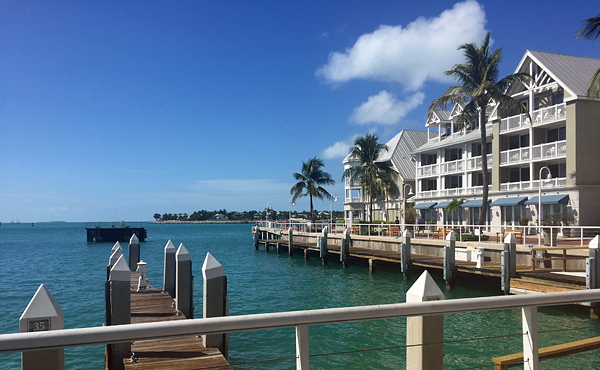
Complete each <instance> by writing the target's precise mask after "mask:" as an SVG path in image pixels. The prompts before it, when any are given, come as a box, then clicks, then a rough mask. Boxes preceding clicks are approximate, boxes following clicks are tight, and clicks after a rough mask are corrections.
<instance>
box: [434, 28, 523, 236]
mask: <svg viewBox="0 0 600 370" xmlns="http://www.w3.org/2000/svg"><path fill="white" fill-rule="evenodd" d="M490 36H491V33H490V32H488V34H487V35H486V36H485V39H484V40H483V42H482V43H481V45H480V46H479V47H477V46H476V45H475V44H474V43H468V44H463V45H461V46H459V48H458V49H459V50H462V51H463V53H464V56H465V58H466V59H467V61H466V63H464V64H456V65H455V66H454V67H452V69H451V70H449V71H446V75H447V76H453V77H455V78H456V79H457V80H458V82H459V83H460V85H458V86H452V87H450V88H449V89H448V90H446V92H445V93H444V94H443V95H442V96H441V97H439V98H437V99H435V100H434V101H433V103H431V105H430V106H429V115H430V116H431V114H432V113H433V110H434V109H436V108H442V107H444V108H447V107H448V106H450V105H454V104H456V103H465V106H464V108H463V111H462V113H461V114H460V116H459V117H458V124H459V125H460V126H464V125H466V124H468V123H470V122H472V121H474V120H475V119H479V130H480V131H481V158H482V161H481V171H482V175H483V202H482V204H481V214H480V216H479V220H478V224H479V225H483V224H485V219H486V215H487V210H488V185H489V177H488V163H487V154H488V152H487V135H486V132H485V131H486V129H485V124H486V121H487V118H486V109H487V107H488V105H489V104H490V103H492V102H493V103H496V104H502V105H503V106H504V107H506V108H507V109H519V110H520V112H527V108H525V106H524V105H523V104H521V103H520V102H519V101H518V100H516V99H514V98H512V97H511V96H509V95H507V92H508V90H509V89H510V88H511V87H512V86H513V85H514V84H515V83H518V82H520V83H525V82H527V81H529V80H530V79H531V77H529V75H528V74H526V73H515V74H512V75H509V76H506V77H504V78H503V79H501V80H500V81H498V74H499V68H500V59H501V57H502V49H497V50H494V51H493V52H492V53H490Z"/></svg>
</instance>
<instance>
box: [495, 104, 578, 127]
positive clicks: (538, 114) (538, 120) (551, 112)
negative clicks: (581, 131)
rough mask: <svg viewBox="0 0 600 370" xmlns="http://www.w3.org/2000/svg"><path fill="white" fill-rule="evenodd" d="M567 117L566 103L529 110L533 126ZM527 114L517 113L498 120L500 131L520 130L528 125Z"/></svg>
mask: <svg viewBox="0 0 600 370" xmlns="http://www.w3.org/2000/svg"><path fill="white" fill-rule="evenodd" d="M566 118H567V105H566V104H565V103H561V104H556V105H553V106H551V107H546V108H541V109H538V110H534V111H533V112H531V119H532V120H533V126H539V125H543V124H546V123H550V122H556V121H560V120H563V119H566ZM530 123H531V122H530V121H529V118H528V117H527V114H519V115H516V116H511V117H507V118H503V119H502V120H500V133H501V134H502V133H505V132H510V131H516V130H520V129H522V128H527V127H529V125H530Z"/></svg>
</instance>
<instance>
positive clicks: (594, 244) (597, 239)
mask: <svg viewBox="0 0 600 370" xmlns="http://www.w3.org/2000/svg"><path fill="white" fill-rule="evenodd" d="M599 246H600V236H598V235H596V236H594V239H592V241H591V242H590V244H589V247H590V248H596V249H598V247H599Z"/></svg>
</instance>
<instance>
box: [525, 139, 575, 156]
mask: <svg viewBox="0 0 600 370" xmlns="http://www.w3.org/2000/svg"><path fill="white" fill-rule="evenodd" d="M532 149H533V153H532V157H533V160H539V159H550V158H557V157H564V156H566V155H567V141H566V140H561V141H555V142H552V143H545V144H539V145H535V146H534V147H532Z"/></svg>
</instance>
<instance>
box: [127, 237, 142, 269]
mask: <svg viewBox="0 0 600 370" xmlns="http://www.w3.org/2000/svg"><path fill="white" fill-rule="evenodd" d="M138 262H140V240H139V239H138V237H137V235H135V234H133V235H131V239H129V270H131V271H135V269H136V268H137V263H138Z"/></svg>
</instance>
